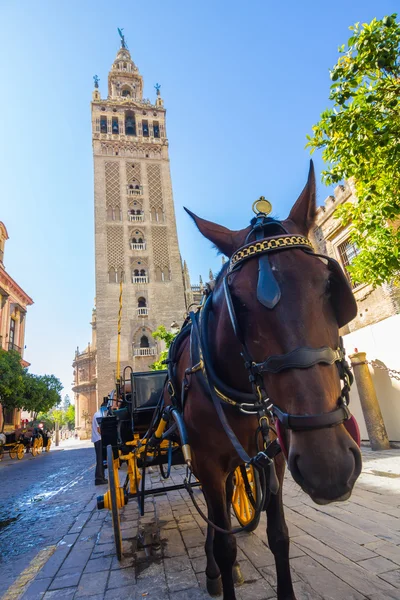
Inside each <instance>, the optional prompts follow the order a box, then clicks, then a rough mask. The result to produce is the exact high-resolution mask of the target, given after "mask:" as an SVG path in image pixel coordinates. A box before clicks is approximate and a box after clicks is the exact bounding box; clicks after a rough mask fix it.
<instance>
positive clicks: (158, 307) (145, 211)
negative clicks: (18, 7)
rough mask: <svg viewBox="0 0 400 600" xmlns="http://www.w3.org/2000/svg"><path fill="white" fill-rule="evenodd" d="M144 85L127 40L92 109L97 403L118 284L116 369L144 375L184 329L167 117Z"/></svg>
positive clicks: (106, 386) (105, 387) (112, 368)
mask: <svg viewBox="0 0 400 600" xmlns="http://www.w3.org/2000/svg"><path fill="white" fill-rule="evenodd" d="M155 87H156V90H157V96H156V100H155V102H154V103H151V102H150V101H149V100H147V99H144V98H143V78H142V76H141V75H140V73H139V70H138V68H137V66H136V65H135V63H134V62H133V60H132V58H131V55H130V52H129V50H128V48H127V47H126V43H125V40H124V39H122V45H121V48H120V49H119V51H118V53H117V56H116V59H115V61H114V63H113V65H112V68H111V70H110V72H109V75H108V96H107V98H102V97H101V95H100V91H99V87H98V79H97V77H96V78H95V89H94V91H93V99H92V104H91V111H92V139H93V160H94V205H95V258H96V313H97V319H96V320H97V323H96V332H97V346H96V347H97V350H96V360H97V402H99V401H100V400H101V398H102V397H103V396H106V395H107V394H108V393H109V392H110V390H112V389H113V387H114V385H115V375H116V368H117V362H116V361H117V338H118V334H117V323H118V314H119V296H120V289H119V282H120V281H121V280H122V281H123V296H122V313H121V314H122V321H121V354H120V356H121V369H123V368H124V367H125V366H126V365H131V366H132V367H133V369H134V370H135V371H145V370H148V369H149V365H150V364H151V363H152V362H154V360H155V359H156V358H157V356H158V354H159V352H160V351H161V349H162V348H161V347H159V346H158V343H157V342H156V340H154V338H153V337H152V335H151V334H152V332H153V331H154V330H155V329H156V328H157V327H158V326H159V325H165V326H166V327H167V328H169V327H170V325H171V323H172V322H176V323H181V322H182V320H183V318H184V315H185V311H186V304H185V293H184V285H183V276H182V266H181V258H180V253H179V247H178V238H177V231H176V223H175V213H174V203H173V196H172V185H171V175H170V166H169V153H168V139H167V135H166V111H165V108H164V103H163V100H162V98H161V95H160V88H159V86H158V85H156V86H155Z"/></svg>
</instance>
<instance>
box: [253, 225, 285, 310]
mask: <svg viewBox="0 0 400 600" xmlns="http://www.w3.org/2000/svg"><path fill="white" fill-rule="evenodd" d="M268 230H269V233H270V235H271V233H272V232H273V231H277V230H278V231H279V232H281V231H283V233H287V231H286V229H285V227H283V225H282V223H280V222H279V221H275V220H274V219H269V218H268V219H265V218H264V217H262V219H260V217H259V218H258V219H257V221H256V224H255V226H254V232H255V237H256V240H263V239H264V238H265V237H268ZM280 298H281V289H280V287H279V284H278V282H277V281H276V279H275V275H274V273H273V271H272V267H271V263H270V262H269V257H268V254H263V255H262V256H260V258H259V259H258V282H257V300H258V301H259V302H260V303H261V304H262V305H263V306H265V307H266V308H269V309H272V308H274V307H275V306H276V305H277V304H278V302H279V300H280Z"/></svg>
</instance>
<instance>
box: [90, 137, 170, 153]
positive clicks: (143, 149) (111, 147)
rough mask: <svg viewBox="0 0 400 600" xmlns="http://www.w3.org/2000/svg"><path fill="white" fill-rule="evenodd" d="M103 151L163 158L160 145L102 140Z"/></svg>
mask: <svg viewBox="0 0 400 600" xmlns="http://www.w3.org/2000/svg"><path fill="white" fill-rule="evenodd" d="M95 135H96V134H95ZM101 153H102V154H106V155H108V156H129V157H133V158H161V148H160V147H159V146H140V145H139V144H135V145H133V144H129V143H123V142H115V143H113V142H102V143H101Z"/></svg>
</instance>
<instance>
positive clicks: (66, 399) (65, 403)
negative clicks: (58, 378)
mask: <svg viewBox="0 0 400 600" xmlns="http://www.w3.org/2000/svg"><path fill="white" fill-rule="evenodd" d="M70 406H71V398H70V397H69V396H68V394H65V396H64V400H63V401H62V409H63V410H64V411H65V412H67V410H68V408H69V407H70Z"/></svg>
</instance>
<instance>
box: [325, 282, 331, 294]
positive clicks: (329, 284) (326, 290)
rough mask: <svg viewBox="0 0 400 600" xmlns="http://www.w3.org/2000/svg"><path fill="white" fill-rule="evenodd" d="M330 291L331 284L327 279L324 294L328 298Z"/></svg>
mask: <svg viewBox="0 0 400 600" xmlns="http://www.w3.org/2000/svg"><path fill="white" fill-rule="evenodd" d="M331 289H332V282H331V280H330V279H328V280H327V282H326V284H325V294H326V295H327V296H330V293H331Z"/></svg>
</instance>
